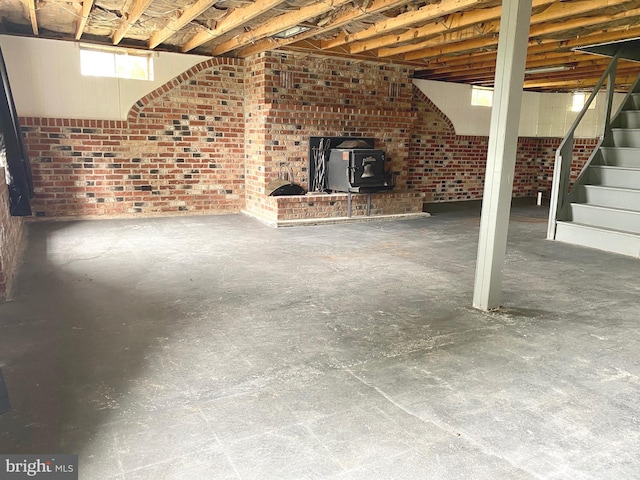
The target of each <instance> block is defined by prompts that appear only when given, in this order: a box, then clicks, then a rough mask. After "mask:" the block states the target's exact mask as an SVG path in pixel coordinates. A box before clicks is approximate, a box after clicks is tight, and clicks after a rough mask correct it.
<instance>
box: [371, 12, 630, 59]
mask: <svg viewBox="0 0 640 480" xmlns="http://www.w3.org/2000/svg"><path fill="white" fill-rule="evenodd" d="M629 3H630V2H629V0H608V3H607V6H612V5H625V4H629ZM632 3H633V4H634V5H637V2H635V1H634V2H632ZM570 6H571V7H572V8H569V7H570ZM602 9H603V7H602V0H589V1H586V2H578V4H577V5H575V4H574V2H567V3H564V2H562V3H555V4H553V5H551V6H549V8H547V9H546V10H544V11H542V12H540V13H537V14H534V15H532V17H531V28H530V30H529V38H530V39H531V38H534V37H537V36H542V35H548V34H551V33H558V32H562V31H564V30H569V29H572V28H581V27H588V26H591V25H595V24H597V23H604V22H607V21H610V20H611V15H600V16H596V17H589V16H587V17H584V15H586V14H589V13H593V12H596V11H601V10H602ZM634 11H637V10H630V11H626V12H623V13H622V14H620V15H624V16H627V15H629V12H634ZM636 15H637V13H636ZM567 19H571V20H567ZM559 20H566V21H564V22H562V23H558V21H559ZM499 26H500V23H499V22H498V21H493V22H487V23H485V24H482V25H481V26H479V27H480V28H478V27H473V26H472V27H467V28H466V29H464V30H459V31H457V32H453V33H451V32H446V33H444V34H441V35H438V36H437V37H436V38H432V39H429V40H426V41H423V42H419V43H415V44H410V45H403V46H401V47H394V48H381V49H380V50H379V51H378V55H379V56H381V57H387V56H392V55H400V54H404V53H409V52H413V51H416V50H422V49H429V48H432V47H434V46H437V45H439V44H442V43H453V42H457V43H460V42H464V41H468V40H470V39H471V38H472V37H479V36H482V35H486V34H487V33H490V32H495V31H497V29H498V28H499ZM474 31H475V34H474ZM487 44H491V45H497V40H496V39H495V38H494V39H493V40H491V39H489V40H487ZM452 48H455V47H454V46H452ZM412 55H413V54H410V55H409V56H412ZM409 56H407V58H408V59H409Z"/></svg>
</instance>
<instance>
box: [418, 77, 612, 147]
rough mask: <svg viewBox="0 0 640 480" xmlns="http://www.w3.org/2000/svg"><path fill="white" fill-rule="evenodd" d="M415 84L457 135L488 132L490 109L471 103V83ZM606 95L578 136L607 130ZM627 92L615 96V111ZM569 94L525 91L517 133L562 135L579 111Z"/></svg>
mask: <svg viewBox="0 0 640 480" xmlns="http://www.w3.org/2000/svg"><path fill="white" fill-rule="evenodd" d="M414 84H415V85H416V86H417V87H418V88H419V89H420V90H421V91H422V93H424V94H425V95H426V96H427V97H428V98H429V99H430V100H431V101H432V102H433V103H434V104H435V105H436V106H437V107H438V108H439V109H440V110H441V111H442V113H444V114H445V115H446V116H447V117H448V118H449V120H451V123H453V126H454V128H455V130H456V133H457V134H458V135H480V136H488V135H489V126H490V124H491V108H489V107H477V106H473V105H471V86H470V85H463V84H458V83H446V82H434V81H431V80H414ZM605 98H606V96H605V94H604V93H601V94H599V95H598V97H597V98H596V105H595V108H594V109H593V110H589V111H587V113H586V114H585V116H584V118H583V120H582V122H581V124H580V126H579V127H578V129H577V131H576V138H595V137H598V136H600V135H601V134H602V131H603V129H604V112H605V107H606V105H605V103H606V102H605ZM623 98H624V95H622V94H618V95H616V96H615V98H614V111H615V109H617V108H618V107H619V106H620V104H621V103H622V100H623ZM571 101H572V95H571V94H569V93H537V92H523V96H522V106H521V113H520V126H519V129H518V135H519V136H521V137H554V138H562V137H564V135H565V134H566V133H567V131H568V130H569V129H570V128H571V125H572V124H573V122H574V120H575V119H576V117H577V116H578V113H576V112H572V111H571Z"/></svg>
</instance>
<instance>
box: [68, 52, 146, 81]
mask: <svg viewBox="0 0 640 480" xmlns="http://www.w3.org/2000/svg"><path fill="white" fill-rule="evenodd" d="M80 73H82V75H86V76H93V77H112V78H130V79H134V80H153V54H152V53H151V52H149V53H145V52H141V53H135V54H132V53H129V52H127V51H117V50H116V51H109V50H103V49H93V48H81V49H80Z"/></svg>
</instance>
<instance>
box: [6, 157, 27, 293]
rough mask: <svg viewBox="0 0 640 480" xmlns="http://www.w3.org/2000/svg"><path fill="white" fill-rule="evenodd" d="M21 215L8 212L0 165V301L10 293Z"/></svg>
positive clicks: (16, 259) (21, 234)
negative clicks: (17, 215) (16, 215)
mask: <svg viewBox="0 0 640 480" xmlns="http://www.w3.org/2000/svg"><path fill="white" fill-rule="evenodd" d="M23 224H24V220H23V218H22V217H12V216H11V215H10V214H9V191H8V189H7V185H6V183H5V171H4V168H1V167H0V301H2V300H5V299H6V298H7V297H9V296H10V295H11V288H12V284H13V280H14V277H15V274H16V271H17V266H18V259H19V255H20V251H21V248H22V239H23Z"/></svg>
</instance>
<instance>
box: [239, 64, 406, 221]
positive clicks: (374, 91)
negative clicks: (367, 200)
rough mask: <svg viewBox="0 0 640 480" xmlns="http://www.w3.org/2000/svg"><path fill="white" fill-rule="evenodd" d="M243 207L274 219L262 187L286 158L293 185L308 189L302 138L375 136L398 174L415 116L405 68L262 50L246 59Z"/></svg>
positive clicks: (403, 179)
mask: <svg viewBox="0 0 640 480" xmlns="http://www.w3.org/2000/svg"><path fill="white" fill-rule="evenodd" d="M246 68H247V85H246V86H247V92H248V93H247V98H246V99H247V109H246V111H247V120H246V125H247V132H246V137H245V140H246V152H247V186H246V209H247V210H248V211H250V212H252V213H253V214H256V215H259V216H263V217H265V216H274V215H276V213H277V212H274V211H273V208H274V204H273V202H271V203H270V202H268V201H266V198H265V187H266V186H267V185H268V183H269V182H270V181H272V180H274V179H276V178H277V176H278V171H279V164H280V162H285V163H287V164H288V165H289V166H290V167H291V169H292V170H293V172H294V176H295V179H296V182H297V183H300V184H302V185H303V186H304V187H305V188H308V171H307V170H308V149H309V144H308V141H309V137H312V136H324V137H329V136H333V137H338V136H363V137H373V138H375V139H376V148H382V149H384V150H385V151H386V152H387V156H388V157H389V158H391V162H390V164H389V169H390V170H393V171H399V172H402V174H401V175H400V176H399V177H398V180H397V183H398V187H397V189H402V188H405V186H406V175H405V172H406V171H407V167H406V162H407V157H408V154H409V140H410V134H411V130H412V128H413V123H414V121H415V114H414V113H413V112H412V111H411V89H412V87H411V81H410V78H409V77H410V75H411V72H410V71H409V70H407V69H406V68H404V67H398V66H396V67H394V66H389V65H385V66H380V65H379V64H374V63H366V62H352V61H349V60H344V59H328V58H324V57H321V56H317V57H316V56H309V55H302V54H286V55H284V54H282V55H281V54H274V53H265V54H260V55H258V56H256V57H253V58H252V59H250V60H248V61H247V64H246Z"/></svg>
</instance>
